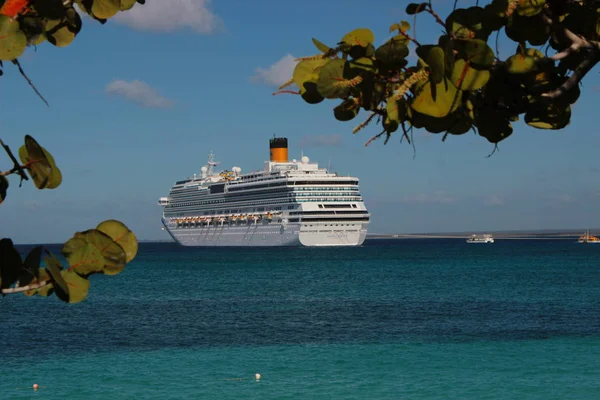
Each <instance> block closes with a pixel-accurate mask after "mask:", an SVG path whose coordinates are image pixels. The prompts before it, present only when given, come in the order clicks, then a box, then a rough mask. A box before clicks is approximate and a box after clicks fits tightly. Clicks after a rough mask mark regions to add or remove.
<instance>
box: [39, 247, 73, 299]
mask: <svg viewBox="0 0 600 400" xmlns="http://www.w3.org/2000/svg"><path fill="white" fill-rule="evenodd" d="M46 253H47V254H48V255H47V256H44V263H45V264H46V269H47V271H48V273H49V274H50V277H51V278H52V281H53V283H54V284H55V289H56V290H58V289H60V290H62V291H63V292H64V293H67V294H68V293H69V287H68V286H67V283H66V282H65V281H64V279H63V278H62V275H61V274H60V272H61V271H62V269H63V266H62V265H60V262H59V261H58V259H57V258H56V256H55V255H54V254H52V253H50V252H49V251H47V250H46Z"/></svg>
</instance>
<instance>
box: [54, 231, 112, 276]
mask: <svg viewBox="0 0 600 400" xmlns="http://www.w3.org/2000/svg"><path fill="white" fill-rule="evenodd" d="M62 253H63V255H64V256H65V258H66V259H67V262H68V263H69V266H70V268H71V269H73V270H74V271H75V272H77V273H78V274H80V275H82V276H87V275H91V274H94V273H97V272H102V269H103V268H104V264H105V261H104V256H103V255H102V253H101V252H100V250H99V249H98V248H97V247H96V246H94V245H93V244H90V243H88V242H86V241H85V240H84V239H82V238H76V237H73V238H71V239H69V240H68V241H67V242H66V243H65V244H64V245H63V248H62Z"/></svg>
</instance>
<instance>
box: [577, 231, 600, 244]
mask: <svg viewBox="0 0 600 400" xmlns="http://www.w3.org/2000/svg"><path fill="white" fill-rule="evenodd" d="M577 242H578V243H600V239H598V238H597V237H596V236H594V235H590V230H589V229H588V230H587V231H586V232H585V233H584V234H583V235H581V236H580V237H579V239H577Z"/></svg>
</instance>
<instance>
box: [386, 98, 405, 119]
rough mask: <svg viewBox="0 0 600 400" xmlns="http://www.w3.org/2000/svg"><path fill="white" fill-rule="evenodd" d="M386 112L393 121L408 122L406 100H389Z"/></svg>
mask: <svg viewBox="0 0 600 400" xmlns="http://www.w3.org/2000/svg"><path fill="white" fill-rule="evenodd" d="M385 110H386V112H387V117H388V118H389V119H390V120H391V121H396V122H402V121H405V120H406V100H405V99H404V98H402V99H400V100H391V99H388V101H387V103H386V105H385Z"/></svg>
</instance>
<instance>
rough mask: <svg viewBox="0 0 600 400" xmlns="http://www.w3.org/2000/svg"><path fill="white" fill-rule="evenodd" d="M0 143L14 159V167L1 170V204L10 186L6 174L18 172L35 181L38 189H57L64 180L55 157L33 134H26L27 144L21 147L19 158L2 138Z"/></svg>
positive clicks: (22, 176) (21, 175)
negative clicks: (4, 170)
mask: <svg viewBox="0 0 600 400" xmlns="http://www.w3.org/2000/svg"><path fill="white" fill-rule="evenodd" d="M0 144H1V145H2V146H3V147H4V149H5V150H6V152H7V153H8V156H9V157H10V158H11V160H12V161H13V163H14V165H13V168H12V169H10V170H9V171H6V172H0V204H1V203H2V202H3V201H4V199H5V198H6V195H7V190H8V187H9V181H8V179H7V178H6V176H8V175H11V174H17V175H19V176H20V178H21V183H22V182H23V181H24V180H29V177H31V180H32V181H33V183H34V185H35V187H37V188H38V189H55V188H57V187H58V186H59V185H60V184H61V182H62V173H61V172H60V169H59V168H58V167H57V166H56V163H55V162H54V157H52V154H50V152H49V151H48V150H46V149H45V148H44V147H42V146H40V145H39V143H38V142H37V141H36V140H35V139H34V138H33V137H31V136H29V135H25V144H24V145H22V146H21V147H20V148H19V153H18V154H19V159H20V160H21V163H22V164H21V163H19V161H18V160H17V159H16V157H15V156H14V155H13V153H12V151H11V150H10V148H9V147H8V146H7V145H5V144H4V143H3V142H2V141H1V140H0ZM27 175H29V177H28V176H27Z"/></svg>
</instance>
